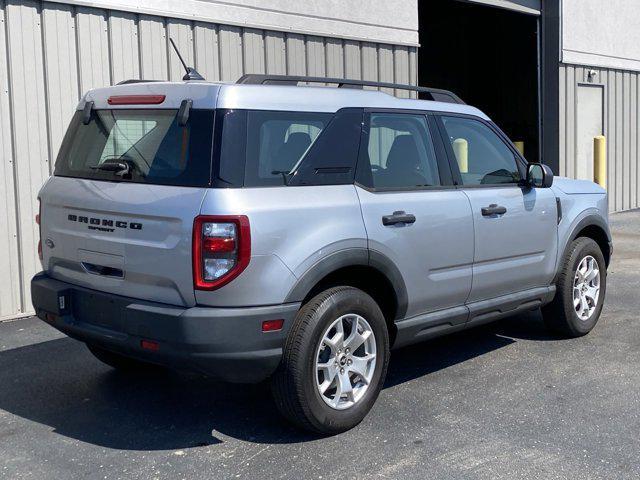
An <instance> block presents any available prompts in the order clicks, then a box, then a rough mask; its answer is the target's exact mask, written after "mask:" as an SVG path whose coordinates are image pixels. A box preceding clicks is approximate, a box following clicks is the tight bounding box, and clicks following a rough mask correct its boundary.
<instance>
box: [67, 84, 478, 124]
mask: <svg viewBox="0 0 640 480" xmlns="http://www.w3.org/2000/svg"><path fill="white" fill-rule="evenodd" d="M159 94H161V95H165V96H166V98H165V100H164V102H162V103H161V104H159V105H145V108H179V106H180V102H181V101H182V100H183V99H185V98H189V99H191V100H193V108H214V106H215V107H217V108H225V109H251V110H280V111H306V112H329V113H331V112H336V111H338V110H340V109H341V108H348V107H352V108H353V107H355V108H358V107H361V108H380V109H405V110H419V111H434V112H449V113H464V114H468V115H475V116H477V117H481V118H484V119H488V117H487V116H486V115H485V114H484V113H483V112H481V111H480V110H478V109H477V108H475V107H471V106H469V105H465V104H459V103H445V102H435V101H431V100H415V99H409V98H397V97H394V96H393V95H390V94H388V93H385V92H382V91H377V90H364V89H355V88H336V87H311V86H293V85H286V86H283V85H247V84H235V83H221V82H207V81H181V82H151V81H149V82H135V83H125V84H120V85H114V86H111V87H104V88H96V89H93V90H89V91H88V92H87V93H86V95H85V96H84V98H83V99H82V100H81V101H80V103H79V104H78V109H82V108H84V104H85V102H86V101H93V102H94V108H135V107H133V106H132V105H120V106H114V105H111V104H110V103H109V98H110V97H114V96H121V95H159Z"/></svg>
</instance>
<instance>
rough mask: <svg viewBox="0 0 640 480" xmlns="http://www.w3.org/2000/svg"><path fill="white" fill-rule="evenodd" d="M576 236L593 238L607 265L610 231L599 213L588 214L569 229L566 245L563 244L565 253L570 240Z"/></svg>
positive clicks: (609, 252) (609, 257) (609, 250)
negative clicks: (569, 233)
mask: <svg viewBox="0 0 640 480" xmlns="http://www.w3.org/2000/svg"><path fill="white" fill-rule="evenodd" d="M578 237H587V238H591V239H592V240H594V241H595V242H596V243H597V244H598V246H599V247H600V250H602V255H603V256H604V261H605V263H606V265H607V267H608V266H609V262H610V260H611V253H612V252H611V249H612V247H611V233H610V232H609V226H608V225H607V223H606V221H605V220H604V219H603V218H602V217H601V216H599V215H594V214H591V215H588V216H586V217H585V218H583V219H582V220H580V221H579V222H578V223H577V224H576V225H575V226H574V227H573V230H572V231H571V235H569V240H568V242H567V245H565V253H566V251H567V249H568V248H569V246H570V245H571V242H573V241H574V240H575V239H576V238H578Z"/></svg>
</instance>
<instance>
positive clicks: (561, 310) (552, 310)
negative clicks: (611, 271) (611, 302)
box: [542, 237, 607, 338]
mask: <svg viewBox="0 0 640 480" xmlns="http://www.w3.org/2000/svg"><path fill="white" fill-rule="evenodd" d="M589 258H592V259H594V260H595V263H597V269H598V272H599V292H598V294H597V297H598V298H597V299H596V301H595V303H594V302H593V298H592V297H593V293H592V291H591V290H590V292H589V294H588V295H591V298H587V306H588V307H589V310H590V313H589V314H588V317H586V318H585V316H583V317H582V318H581V317H580V315H579V311H583V312H584V309H583V307H582V305H581V304H580V303H579V304H578V306H575V305H574V282H575V281H576V275H577V270H578V267H579V266H581V265H583V263H582V262H583V260H585V261H587V262H588V263H591V262H590V261H589V260H588V259H589ZM579 284H580V285H582V284H581V283H579ZM591 286H592V285H591V284H588V285H587V286H585V287H584V288H585V289H586V288H588V287H591ZM606 290H607V266H606V263H605V261H604V255H602V250H600V247H599V246H598V244H597V243H596V242H595V241H594V240H592V239H591V238H587V237H579V238H577V239H575V240H574V241H573V242H572V243H571V245H570V247H569V250H568V251H567V253H566V255H565V258H563V260H562V264H561V266H560V272H559V275H558V281H557V282H556V296H555V298H554V299H553V301H552V302H551V303H550V304H548V305H546V306H545V307H543V308H542V316H543V318H544V322H545V324H546V325H547V327H548V328H549V329H550V330H552V331H553V332H555V333H558V334H560V335H562V336H565V337H569V338H575V337H581V336H583V335H586V334H587V333H589V332H590V331H591V330H592V329H593V327H595V325H596V323H598V319H599V318H600V312H601V311H602V306H603V304H604V298H605V293H606ZM585 298H586V297H585ZM578 302H580V300H578ZM591 308H593V310H592V311H591Z"/></svg>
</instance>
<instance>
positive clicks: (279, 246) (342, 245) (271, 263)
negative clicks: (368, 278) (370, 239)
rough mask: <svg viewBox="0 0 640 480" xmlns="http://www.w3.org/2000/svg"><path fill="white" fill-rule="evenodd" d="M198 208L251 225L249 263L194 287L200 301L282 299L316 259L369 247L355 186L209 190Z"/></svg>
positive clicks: (238, 302)
mask: <svg viewBox="0 0 640 480" xmlns="http://www.w3.org/2000/svg"><path fill="white" fill-rule="evenodd" d="M201 213H202V214H203V215H227V214H228V215H231V214H234V215H238V214H242V215H247V216H248V217H249V223H250V225H251V262H250V263H249V267H248V268H247V270H246V271H245V272H243V273H242V274H241V275H240V276H239V277H238V278H237V279H235V280H234V281H233V282H231V283H229V284H228V285H225V286H224V287H222V288H220V289H218V290H214V291H211V292H205V291H198V292H197V293H196V298H197V300H198V303H202V304H204V305H212V306H214V305H215V306H241V305H254V304H255V305H260V304H262V305H264V304H276V303H282V302H283V301H284V300H285V298H286V296H287V293H288V292H289V291H290V290H291V289H292V288H293V286H294V284H295V281H296V279H297V278H300V277H301V276H302V275H303V274H304V273H305V272H306V271H307V270H309V269H310V268H312V267H313V265H314V264H316V263H317V262H319V261H320V260H322V259H323V258H325V257H327V256H329V255H331V254H332V253H335V252H338V251H340V250H346V249H350V248H362V249H365V248H366V246H367V234H366V231H365V228H364V224H363V221H362V213H361V211H360V204H359V202H358V196H357V194H356V192H355V187H354V186H353V185H327V186H315V187H270V188H269V187H267V188H242V189H210V190H208V191H207V195H206V197H205V199H204V202H203V204H202V209H201ZM257 257H258V258H260V261H259V262H254V260H255V259H256V258H257ZM258 269H260V270H258ZM269 272H270V273H271V274H269V275H266V273H269Z"/></svg>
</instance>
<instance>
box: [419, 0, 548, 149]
mask: <svg viewBox="0 0 640 480" xmlns="http://www.w3.org/2000/svg"><path fill="white" fill-rule="evenodd" d="M418 15H419V29H420V48H419V49H418V81H419V83H420V85H425V86H431V87H437V88H444V89H447V90H452V91H453V92H455V93H456V94H457V95H458V96H460V98H462V100H464V101H465V102H466V103H468V104H469V105H473V106H474V107H478V108H479V109H481V110H483V111H484V112H485V113H486V114H487V115H489V117H491V119H492V120H494V121H495V122H496V124H498V125H499V126H500V128H501V129H502V130H504V132H505V133H506V134H507V135H508V136H509V138H511V140H513V141H523V142H524V146H525V157H526V158H527V159H528V160H529V161H538V157H539V154H538V152H539V146H538V138H539V132H538V125H539V121H538V119H539V114H538V111H539V105H538V97H539V94H538V32H537V26H538V17H537V16H534V15H529V14H524V13H520V12H513V11H510V10H506V9H501V8H496V7H490V6H486V5H480V4H476V3H469V2H463V1H459V0H429V1H420V2H418Z"/></svg>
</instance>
